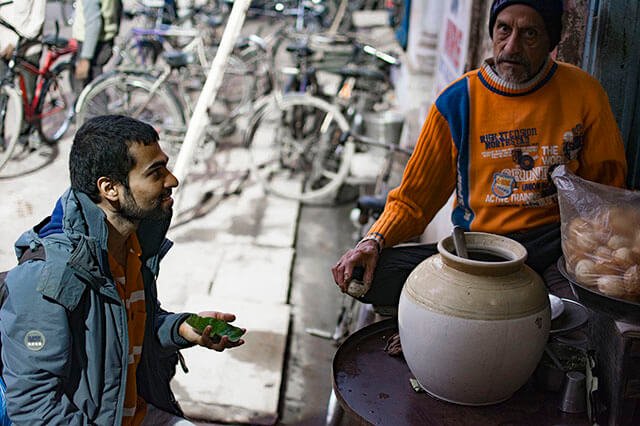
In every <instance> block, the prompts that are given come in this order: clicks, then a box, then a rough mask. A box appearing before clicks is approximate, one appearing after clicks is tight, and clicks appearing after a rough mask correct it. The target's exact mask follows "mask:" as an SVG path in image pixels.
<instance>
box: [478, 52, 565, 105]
mask: <svg viewBox="0 0 640 426" xmlns="http://www.w3.org/2000/svg"><path fill="white" fill-rule="evenodd" d="M494 65H495V61H494V59H493V58H489V59H486V60H485V61H484V63H483V64H482V66H481V67H480V69H479V70H478V77H479V78H480V81H481V82H482V84H484V86H485V87H486V88H487V89H489V90H491V91H492V92H494V93H497V94H499V95H502V96H524V95H527V94H529V93H532V92H535V91H536V90H538V89H539V88H540V87H542V86H544V85H545V84H546V83H547V82H548V81H549V80H550V79H551V77H553V75H554V74H555V72H556V69H557V68H558V64H557V63H556V62H555V61H554V60H552V59H551V57H547V60H546V62H545V63H544V65H543V66H542V68H541V69H540V71H539V72H538V74H536V76H535V77H533V78H532V79H531V80H529V81H527V82H525V83H511V82H507V81H505V80H504V79H503V78H502V77H500V76H499V75H498V73H497V72H496V71H495V70H494Z"/></svg>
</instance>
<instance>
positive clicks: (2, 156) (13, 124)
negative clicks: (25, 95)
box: [0, 85, 23, 169]
mask: <svg viewBox="0 0 640 426" xmlns="http://www.w3.org/2000/svg"><path fill="white" fill-rule="evenodd" d="M22 117H23V110H22V98H21V97H20V92H19V91H18V90H17V89H16V88H14V87H11V86H7V85H3V86H2V87H0V130H1V132H2V133H1V134H0V169H2V168H3V167H4V166H5V165H6V164H7V162H8V161H9V159H10V158H11V155H12V154H13V151H14V150H15V149H16V145H17V144H18V139H19V137H20V129H21V127H22Z"/></svg>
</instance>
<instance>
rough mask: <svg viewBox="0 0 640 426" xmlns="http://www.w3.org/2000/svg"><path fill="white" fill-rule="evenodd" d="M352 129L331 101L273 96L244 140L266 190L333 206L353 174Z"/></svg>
mask: <svg viewBox="0 0 640 426" xmlns="http://www.w3.org/2000/svg"><path fill="white" fill-rule="evenodd" d="M348 130H349V124H348V123H347V120H346V119H345V118H344V116H343V115H342V113H341V112H340V111H339V110H338V109H337V108H336V107H334V106H333V105H331V104H329V103H328V102H326V101H324V100H322V99H320V98H316V97H313V96H309V95H297V94H292V95H285V96H284V97H281V98H278V97H274V98H272V100H271V101H270V102H269V103H267V104H266V105H265V106H264V107H262V108H261V109H260V110H258V111H257V113H256V114H255V115H254V116H253V117H252V119H251V122H250V124H249V128H248V131H247V133H246V135H245V146H246V147H247V149H248V150H249V154H250V155H249V156H250V159H251V167H252V170H253V173H254V175H255V176H256V178H257V180H258V181H259V182H260V183H261V184H262V185H263V186H264V188H265V189H266V190H267V191H268V192H270V193H272V194H274V195H277V196H280V197H284V198H289V199H294V200H299V201H302V202H305V203H309V204H323V203H326V202H328V201H332V197H333V196H335V194H336V193H337V190H338V188H339V187H340V185H341V184H342V183H343V182H344V181H345V179H346V178H347V175H348V173H349V163H350V162H351V158H352V157H353V153H354V150H355V147H354V143H353V142H352V141H349V140H347V141H346V142H343V141H342V136H343V133H344V132H346V131H348Z"/></svg>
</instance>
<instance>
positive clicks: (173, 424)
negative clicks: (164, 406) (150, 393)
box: [141, 403, 195, 426]
mask: <svg viewBox="0 0 640 426" xmlns="http://www.w3.org/2000/svg"><path fill="white" fill-rule="evenodd" d="M141 426H195V424H194V423H191V422H190V421H189V420H187V419H185V418H184V417H178V416H175V415H173V414H171V413H168V412H166V411H163V410H161V409H159V408H157V407H155V406H153V405H151V404H149V403H147V414H146V415H145V416H144V419H143V420H142V425H141Z"/></svg>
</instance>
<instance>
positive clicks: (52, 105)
mask: <svg viewBox="0 0 640 426" xmlns="http://www.w3.org/2000/svg"><path fill="white" fill-rule="evenodd" d="M73 97H74V91H73V65H72V64H71V63H70V62H61V63H59V64H57V65H56V66H55V67H54V68H53V69H52V70H51V74H50V75H48V76H47V77H46V80H45V82H44V85H43V86H42V91H41V92H40V99H39V100H38V105H37V106H36V117H37V121H36V128H37V129H38V133H39V134H40V137H41V138H42V140H43V141H44V142H45V143H48V144H53V143H56V142H57V141H59V140H60V138H62V136H63V135H64V134H65V132H66V131H67V129H69V125H70V124H71V120H72V119H73Z"/></svg>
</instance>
